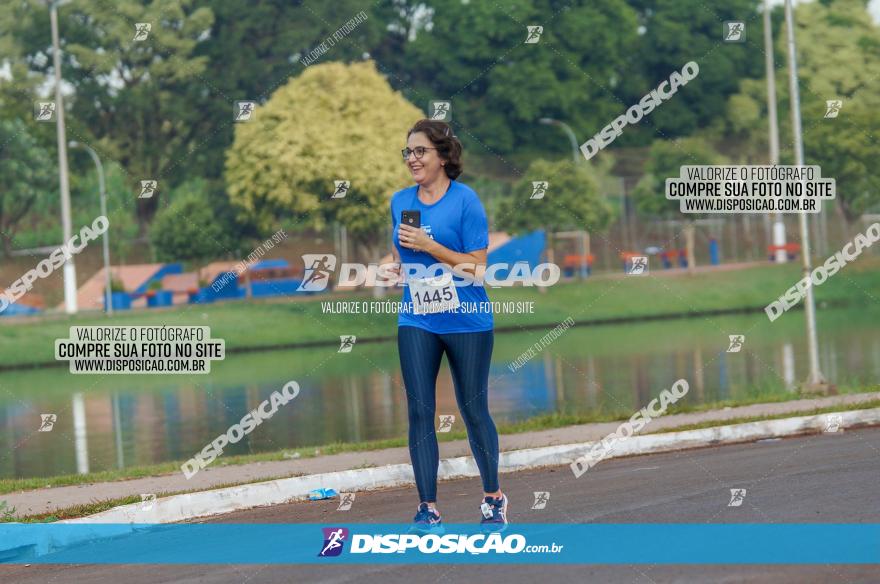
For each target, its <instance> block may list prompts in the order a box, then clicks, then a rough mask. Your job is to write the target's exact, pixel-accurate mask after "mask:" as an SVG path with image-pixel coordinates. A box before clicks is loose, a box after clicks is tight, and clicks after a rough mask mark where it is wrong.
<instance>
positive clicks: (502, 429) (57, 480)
mask: <svg viewBox="0 0 880 584" xmlns="http://www.w3.org/2000/svg"><path fill="white" fill-rule="evenodd" d="M877 391H880V386H877V387H868V388H860V390H859V391H854V392H853V393H867V392H877ZM802 398H803V396H800V395H797V394H792V393H789V394H782V395H778V396H756V397H753V398H749V399H738V400H736V401H733V400H730V401H719V402H713V403H709V404H699V405H687V404H685V405H682V404H676V405H673V406H671V407H670V408H669V410H668V414H683V413H694V412H704V411H710V410H720V409H723V408H725V407H736V406H745V405H751V404H756V403H773V402H783V401H791V400H796V399H802ZM872 407H880V394H878V399H877V400H874V401H871V402H866V403H862V404H857V405H856V406H854V407H851V408H848V409H867V408H872ZM835 408H838V409H840V408H843V409H847V408H845V407H844V406H834V407H832V408H830V409H828V408H826V409H827V411H833V410H834V409H835ZM807 413H810V412H807ZM630 415H632V412H631V411H628V410H627V411H624V410H622V409H621V410H618V411H608V412H598V413H591V414H578V413H566V412H553V413H549V414H542V415H539V416H534V417H532V418H528V419H526V420H521V421H518V422H513V423H500V424H498V425H497V428H498V433H499V434H519V433H522V432H534V431H538V430H550V429H553V428H563V427H566V426H576V425H580V424H589V423H598V422H614V421H618V420H626V419H628V418H629V417H630ZM794 415H795V414H783V415H781V416H777V417H791V416H794ZM804 415H806V414H804ZM758 419H771V418H758ZM708 424H709V425H715V424H712V423H711V422H709V423H708ZM667 431H671V430H667ZM437 439H438V441H440V442H451V441H454V440H465V439H467V432H465V431H464V430H457V431H452V432H444V433H439V434H437ZM406 445H407V437H406V436H405V435H402V436H398V437H394V438H387V439H383V440H370V441H363V442H334V443H331V444H326V445H323V446H318V447H315V446H309V447H304V448H297V449H286V450H277V451H272V452H261V453H255V454H246V455H230V456H223V457H222V458H220V459H218V460H217V461H216V462H215V463H214V466H238V465H242V464H250V463H255V462H267V461H276V460H287V459H291V458H300V459H305V458H314V457H316V456H323V455H329V454H339V453H342V452H365V451H372V450H383V449H386V448H398V447H404V446H406ZM183 462H184V461H183V460H179V461H171V462H164V463H161V464H152V465H142V466H131V467H127V468H123V469H114V470H106V471H100V472H92V473H88V474H68V475H60V476H54V477H35V478H20V479H0V495H3V494H6V493H14V492H18V491H28V490H33V489H41V488H48V487H62V486H70V485H84V484H91V483H101V482H110V481H121V480H126V479H137V478H143V477H153V476H159V475H163V474H171V473H176V472H180V466H181V464H183Z"/></svg>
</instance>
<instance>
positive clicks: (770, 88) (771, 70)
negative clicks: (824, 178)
mask: <svg viewBox="0 0 880 584" xmlns="http://www.w3.org/2000/svg"><path fill="white" fill-rule="evenodd" d="M772 26H773V25H772V23H771V21H770V0H764V56H765V65H766V69H767V117H768V118H769V120H768V121H769V122H770V124H769V125H770V164H772V165H774V166H775V165H777V164H779V119H778V117H777V115H776V64H775V63H774V61H773V32H772V30H771V27H772ZM765 217H766V215H765ZM772 241H773V246H774V247H775V248H776V257H775V260H776V263H777V264H784V263H785V262H786V261H787V260H788V254H787V253H786V251H785V248H784V247H782V246H784V245H785V223H784V222H783V221H782V214H781V213H773V239H772Z"/></svg>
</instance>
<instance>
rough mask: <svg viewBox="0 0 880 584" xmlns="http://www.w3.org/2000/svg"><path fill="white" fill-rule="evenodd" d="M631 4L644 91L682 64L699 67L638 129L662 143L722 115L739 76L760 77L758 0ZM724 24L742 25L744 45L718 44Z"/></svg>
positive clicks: (658, 0)
mask: <svg viewBox="0 0 880 584" xmlns="http://www.w3.org/2000/svg"><path fill="white" fill-rule="evenodd" d="M634 4H635V8H636V10H638V12H639V17H640V18H639V20H640V23H641V24H642V25H643V27H644V32H643V34H642V35H641V36H640V38H639V42H638V44H637V46H636V51H637V57H638V62H639V63H641V67H640V70H641V71H643V73H642V75H643V77H644V79H645V81H646V82H647V84H648V87H649V88H650V89H653V87H655V86H656V84H657V83H659V82H660V81H661V80H663V79H666V78H668V77H669V75H670V73H671V72H672V71H680V70H681V68H682V66H683V65H684V64H685V63H687V62H688V61H697V63H698V65H699V66H700V74H699V76H698V77H697V78H696V79H694V80H692V81H691V82H690V83H688V85H687V87H686V88H685V89H684V90H683V91H681V92H679V93H678V94H676V95H675V98H674V99H670V100H669V101H667V102H664V104H663V106H661V107H658V108H657V109H656V110H655V111H653V112H652V113H651V115H650V119H649V120H646V121H643V122H642V123H641V124H640V126H639V128H638V130H640V131H643V132H650V135H651V136H654V135H656V134H657V133H659V135H660V136H662V137H663V138H664V139H669V138H675V137H678V136H688V135H691V134H693V132H694V131H695V130H697V129H698V128H702V127H706V126H708V125H710V124H711V123H712V122H713V121H714V120H715V119H716V118H718V117H720V116H723V115H724V109H725V101H726V98H727V97H728V96H729V95H731V94H733V93H735V92H736V91H737V90H738V82H739V80H740V79H741V78H744V77H753V78H756V77H759V76H760V75H761V74H762V73H763V71H764V54H763V52H762V51H761V50H756V49H755V47H756V46H757V47H761V43H762V34H763V30H762V29H763V26H762V23H761V18H760V13H759V12H758V7H759V6H760V5H761V4H762V2H761V0H728V1H726V2H720V3H718V2H716V3H707V2H704V1H703V0H636V1H635V2H634ZM725 21H744V22H745V23H746V35H747V36H746V40H747V42H745V43H742V44H739V43H723V42H722V34H723V23H724V22H725ZM651 84H653V85H651ZM644 93H646V92H643V94H644ZM646 122H647V123H646Z"/></svg>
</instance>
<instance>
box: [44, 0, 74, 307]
mask: <svg viewBox="0 0 880 584" xmlns="http://www.w3.org/2000/svg"><path fill="white" fill-rule="evenodd" d="M49 20H50V21H51V24H52V58H53V61H54V65H55V115H56V116H57V117H56V118H55V119H56V120H57V134H58V174H59V182H60V183H61V227H62V230H63V232H64V243H65V244H66V243H67V242H68V241H70V238H71V237H73V227H72V226H71V220H70V184H69V182H68V179H67V135H66V132H65V129H64V100H63V98H62V96H61V47H60V43H59V42H58V1H57V0H50V4H49ZM64 310H65V311H66V312H67V314H76V312H77V301H76V266H75V265H74V263H73V255H71V256H70V257H69V258H67V261H66V262H64Z"/></svg>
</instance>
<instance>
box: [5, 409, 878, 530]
mask: <svg viewBox="0 0 880 584" xmlns="http://www.w3.org/2000/svg"><path fill="white" fill-rule="evenodd" d="M877 407H880V398H878V399H873V400H870V401H867V402H861V403H858V404H850V405H836V406H828V407H824V408H814V409H811V410H801V411H797V412H788V413H783V414H774V415H765V416H745V417H739V418H732V419H729V420H708V421H705V422H699V423H696V424H683V425H681V426H675V427H673V428H667V429H664V430H659V431H658V432H656V433H658V434H661V433H669V432H683V431H686V430H699V429H702V428H715V427H718V426H729V425H734V424H745V423H748V422H762V421H766V420H779V419H783V418H794V417H798V416H815V415H819V414H827V413H830V412H845V411H855V410H867V409H872V408H877ZM670 409H671V408H670ZM694 409H695V410H697V409H700V408H694ZM536 419H541V420H544V421H545V423H549V422H550V421H563V420H565V418H554V417H553V416H541V417H540V418H536ZM617 419H625V417H623V418H617ZM606 421H614V420H606ZM534 423H537V422H533V421H532V420H529V423H525V424H524V425H511V426H508V427H507V428H506V429H505V430H506V432H502V433H513V432H515V431H525V430H518V429H519V428H520V427H526V428H528V429H533V428H531V425H530V424H534ZM563 425H566V424H563ZM554 427H555V426H554ZM499 430H500V429H499ZM458 434H464V433H462V432H459V433H453V432H450V433H449V434H448V435H447V434H443V435H440V434H438V438H439V440H440V441H444V442H445V441H449V440H457V439H461V438H463V437H465V436H458ZM383 442H394V443H395V444H394V445H395V446H405V445H406V439H405V438H402V439H394V440H392V441H383ZM370 444H372V443H361V444H356V445H346V446H354V447H356V448H355V450H371V449H372V448H369V447H368V446H369V445H370ZM346 451H350V450H346ZM327 453H330V452H327ZM313 455H314V454H313ZM373 466H375V465H373V464H370V463H364V464H361V465H359V466H356V467H354V468H369V467H373ZM301 475H302V473H299V474H292V475H280V476H275V477H267V478H263V479H260V482H263V481H271V480H277V479H283V478H289V477H293V476H301ZM83 476H86V477H87V476H89V475H83ZM249 482H252V481H240V482H232V483H224V484H221V485H217V486H214V487H211V490H215V489H223V488H227V487H236V486H240V485H245V484H249ZM7 492H8V491H7ZM195 492H199V489H190V490H185V491H167V492H166V491H163V492H160V493H156V497H157V498H162V497H169V496H171V495H183V494H186V493H195ZM140 500H141V497H140V495H131V496H128V497H119V498H116V499H106V500H102V501H94V502H91V503H86V504H82V505H73V506H70V507H65V508H63V509H56V510H54V511H51V512H49V513H39V514H34V515H26V516H22V517H17V516H15V514H14V512H15V510H14V509H11V510H10V509H9V508H8V507H6V502H5V501H0V523H4V522H12V521H18V522H23V523H51V522H54V521H60V520H64V519H75V518H79V517H85V516H87V515H93V514H95V513H100V512H102V511H107V510H108V509H112V508H113V507H118V506H120V505H128V504H131V503H138V502H140Z"/></svg>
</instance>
